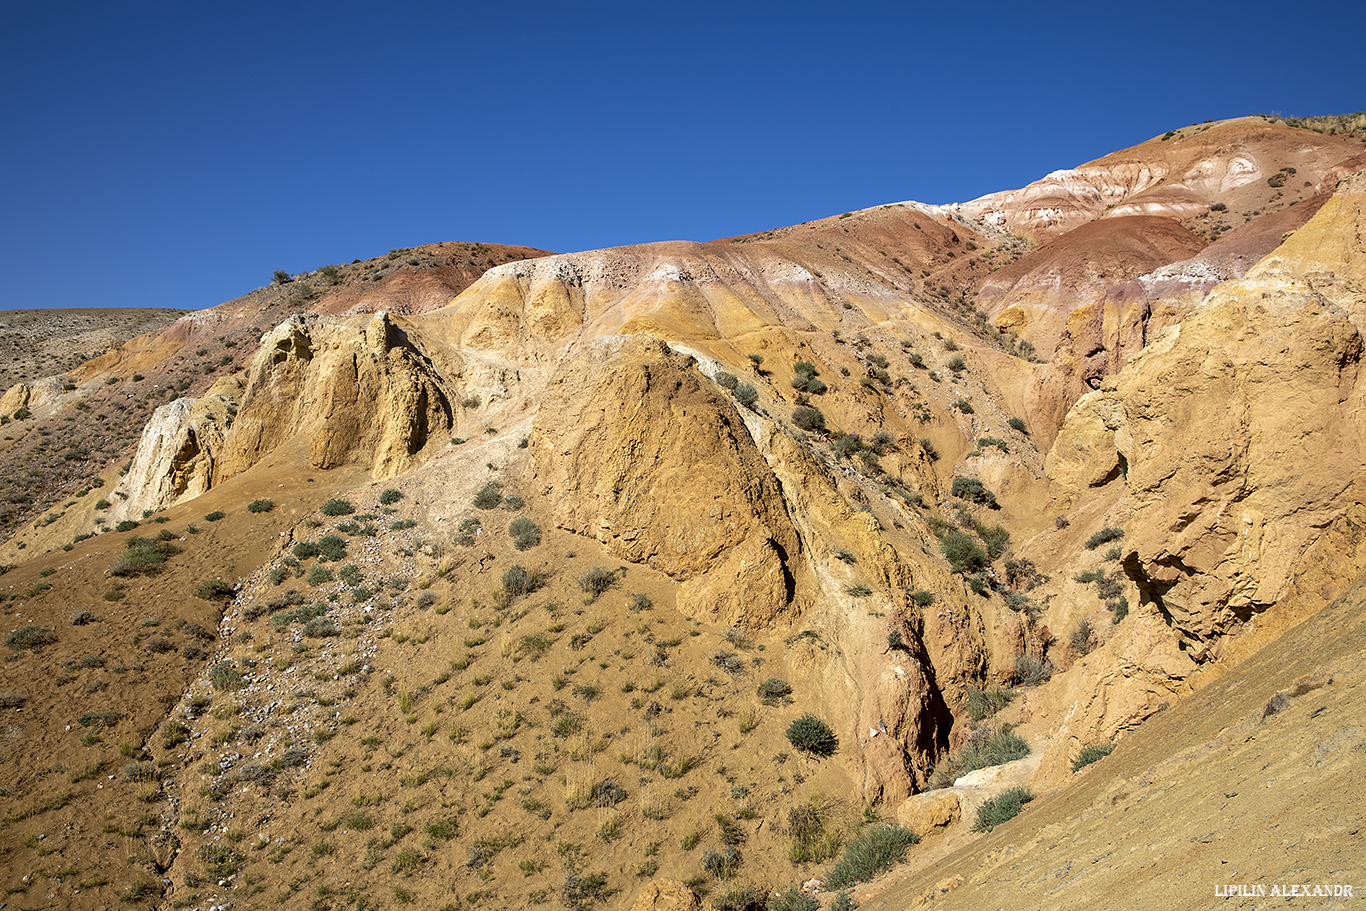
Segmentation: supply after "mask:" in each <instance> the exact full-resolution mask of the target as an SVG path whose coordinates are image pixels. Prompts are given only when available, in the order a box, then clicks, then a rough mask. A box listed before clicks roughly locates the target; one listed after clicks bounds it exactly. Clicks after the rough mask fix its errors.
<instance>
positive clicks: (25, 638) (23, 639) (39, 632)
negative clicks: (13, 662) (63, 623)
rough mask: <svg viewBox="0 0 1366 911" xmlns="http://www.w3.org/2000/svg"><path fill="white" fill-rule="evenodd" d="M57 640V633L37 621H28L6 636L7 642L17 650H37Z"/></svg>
mask: <svg viewBox="0 0 1366 911" xmlns="http://www.w3.org/2000/svg"><path fill="white" fill-rule="evenodd" d="M56 641H57V634H56V633H55V632H53V631H52V630H50V629H45V628H44V627H41V626H38V625H37V624H36V623H26V624H24V625H23V626H21V627H19V628H18V629H16V630H14V631H13V632H11V633H10V634H9V635H8V636H6V637H5V644H6V645H8V646H9V647H10V648H12V649H14V650H15V651H20V650H27V651H30V652H36V651H39V650H40V649H42V648H43V647H44V646H48V645H51V644H52V643H54V642H56Z"/></svg>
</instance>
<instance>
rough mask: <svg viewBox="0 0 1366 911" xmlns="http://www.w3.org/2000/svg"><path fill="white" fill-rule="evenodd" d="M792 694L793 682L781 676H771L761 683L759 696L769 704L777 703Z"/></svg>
mask: <svg viewBox="0 0 1366 911" xmlns="http://www.w3.org/2000/svg"><path fill="white" fill-rule="evenodd" d="M790 695H792V684H790V683H788V682H787V681H786V680H783V679H782V678H781V677H769V678H768V679H767V680H765V681H764V682H763V683H761V684H759V698H760V699H762V700H763V701H764V702H766V703H768V704H769V705H776V704H777V703H779V702H782V701H783V700H784V699H786V698H787V697H788V696H790Z"/></svg>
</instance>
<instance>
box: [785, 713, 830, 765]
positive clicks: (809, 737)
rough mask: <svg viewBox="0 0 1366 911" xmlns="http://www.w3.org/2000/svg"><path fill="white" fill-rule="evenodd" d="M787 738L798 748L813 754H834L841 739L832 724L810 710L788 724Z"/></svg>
mask: <svg viewBox="0 0 1366 911" xmlns="http://www.w3.org/2000/svg"><path fill="white" fill-rule="evenodd" d="M787 739H788V742H789V743H791V744H792V745H793V746H794V747H796V748H797V749H799V750H802V751H804V752H807V753H810V754H811V755H813V756H832V755H834V753H835V751H836V750H837V749H839V740H838V739H837V738H836V737H835V732H834V731H832V730H831V729H830V725H828V724H826V723H825V722H824V721H822V720H821V719H819V718H817V717H816V716H815V715H812V714H811V713H810V712H808V713H807V714H805V715H803V716H801V717H800V718H798V719H797V720H795V721H793V722H792V724H790V725H789V726H788V728H787Z"/></svg>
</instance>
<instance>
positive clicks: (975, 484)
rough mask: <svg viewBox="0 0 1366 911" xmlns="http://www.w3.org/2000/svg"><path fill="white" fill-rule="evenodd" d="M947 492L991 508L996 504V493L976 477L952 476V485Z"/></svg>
mask: <svg viewBox="0 0 1366 911" xmlns="http://www.w3.org/2000/svg"><path fill="white" fill-rule="evenodd" d="M949 492H950V493H951V494H953V495H954V496H955V497H958V498H959V499H960V500H970V501H971V502H973V503H981V504H984V505H986V506H991V507H993V508H995V506H996V505H997V503H996V494H994V493H992V492H991V491H990V490H988V489H987V487H986V485H985V484H983V483H982V482H981V481H979V480H977V479H976V478H954V479H953V487H952V488H951V489H950V491H949Z"/></svg>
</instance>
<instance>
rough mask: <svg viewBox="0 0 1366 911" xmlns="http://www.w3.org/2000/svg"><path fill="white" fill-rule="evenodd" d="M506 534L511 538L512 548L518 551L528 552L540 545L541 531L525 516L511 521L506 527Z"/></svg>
mask: <svg viewBox="0 0 1366 911" xmlns="http://www.w3.org/2000/svg"><path fill="white" fill-rule="evenodd" d="M508 534H509V535H511V536H512V546H513V547H516V548H517V549H518V550H529V549H530V548H533V547H535V546H536V545H537V544H540V543H541V529H540V528H538V527H537V526H536V523H535V522H533V521H531V520H530V519H528V518H527V517H526V516H519V517H517V518H516V519H513V520H512V523H511V524H510V525H508Z"/></svg>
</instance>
